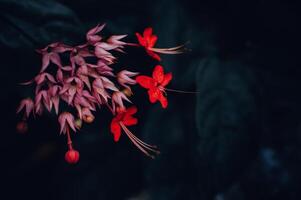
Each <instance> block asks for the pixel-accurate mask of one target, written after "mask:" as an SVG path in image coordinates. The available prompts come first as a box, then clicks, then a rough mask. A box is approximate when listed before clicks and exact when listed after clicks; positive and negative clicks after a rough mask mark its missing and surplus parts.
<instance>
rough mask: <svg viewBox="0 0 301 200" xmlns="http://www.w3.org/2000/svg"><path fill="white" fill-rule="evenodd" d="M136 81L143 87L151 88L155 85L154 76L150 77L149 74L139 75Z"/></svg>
mask: <svg viewBox="0 0 301 200" xmlns="http://www.w3.org/2000/svg"><path fill="white" fill-rule="evenodd" d="M136 82H137V83H138V84H139V85H141V87H143V88H146V89H150V88H153V87H155V81H154V79H153V78H151V77H148V76H137V77H136Z"/></svg>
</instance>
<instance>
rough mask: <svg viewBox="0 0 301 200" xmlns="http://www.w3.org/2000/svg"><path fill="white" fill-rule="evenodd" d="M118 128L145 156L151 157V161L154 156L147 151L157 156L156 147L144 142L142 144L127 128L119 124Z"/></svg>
mask: <svg viewBox="0 0 301 200" xmlns="http://www.w3.org/2000/svg"><path fill="white" fill-rule="evenodd" d="M119 124H120V126H121V127H122V129H123V130H124V132H125V133H126V135H127V136H128V137H129V139H130V140H131V141H132V142H133V143H134V145H135V146H136V147H137V148H138V149H140V150H141V151H142V152H143V153H144V154H145V155H147V156H149V157H151V158H152V159H154V158H155V156H153V155H151V154H150V153H149V152H148V151H147V150H149V151H151V152H154V153H156V154H159V153H160V151H158V150H156V149H157V147H156V146H153V145H149V144H146V143H145V142H142V141H141V140H140V139H139V138H137V137H136V136H135V135H134V134H133V133H132V132H131V131H130V130H129V129H127V127H126V126H125V125H124V124H123V123H122V122H119Z"/></svg>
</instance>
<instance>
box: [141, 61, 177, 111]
mask: <svg viewBox="0 0 301 200" xmlns="http://www.w3.org/2000/svg"><path fill="white" fill-rule="evenodd" d="M171 79H172V74H171V73H167V74H164V69H163V67H162V66H161V65H157V66H156V67H155V68H154V71H153V75H152V77H149V76H137V77H136V82H137V83H138V84H139V85H141V86H142V87H144V88H146V89H148V95H149V100H150V102H151V103H155V102H157V101H158V100H159V101H160V103H161V105H162V107H163V108H166V107H167V105H168V101H167V99H166V97H165V95H164V94H165V86H166V85H167V84H168V83H169V82H170V81H171ZM163 93H164V94H163Z"/></svg>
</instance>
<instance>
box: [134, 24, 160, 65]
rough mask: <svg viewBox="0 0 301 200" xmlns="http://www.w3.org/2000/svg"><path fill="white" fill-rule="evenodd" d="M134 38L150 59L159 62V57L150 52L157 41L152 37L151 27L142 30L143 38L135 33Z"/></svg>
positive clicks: (154, 36) (155, 37)
mask: <svg viewBox="0 0 301 200" xmlns="http://www.w3.org/2000/svg"><path fill="white" fill-rule="evenodd" d="M136 36H137V39H138V42H139V44H140V45H141V46H143V47H144V48H145V49H146V52H147V53H148V55H150V56H151V57H153V58H154V59H156V60H158V61H161V58H160V56H159V55H158V54H156V53H154V51H153V50H152V48H153V47H154V46H155V44H156V42H157V39H158V37H157V36H156V35H153V29H152V28H151V27H148V28H146V29H144V31H143V36H142V35H140V33H136Z"/></svg>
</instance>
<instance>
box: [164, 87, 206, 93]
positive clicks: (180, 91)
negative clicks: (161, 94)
mask: <svg viewBox="0 0 301 200" xmlns="http://www.w3.org/2000/svg"><path fill="white" fill-rule="evenodd" d="M160 89H161V90H163V91H164V90H166V91H170V92H176V93H185V94H198V93H200V92H199V91H184V90H175V89H169V88H163V87H160Z"/></svg>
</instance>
